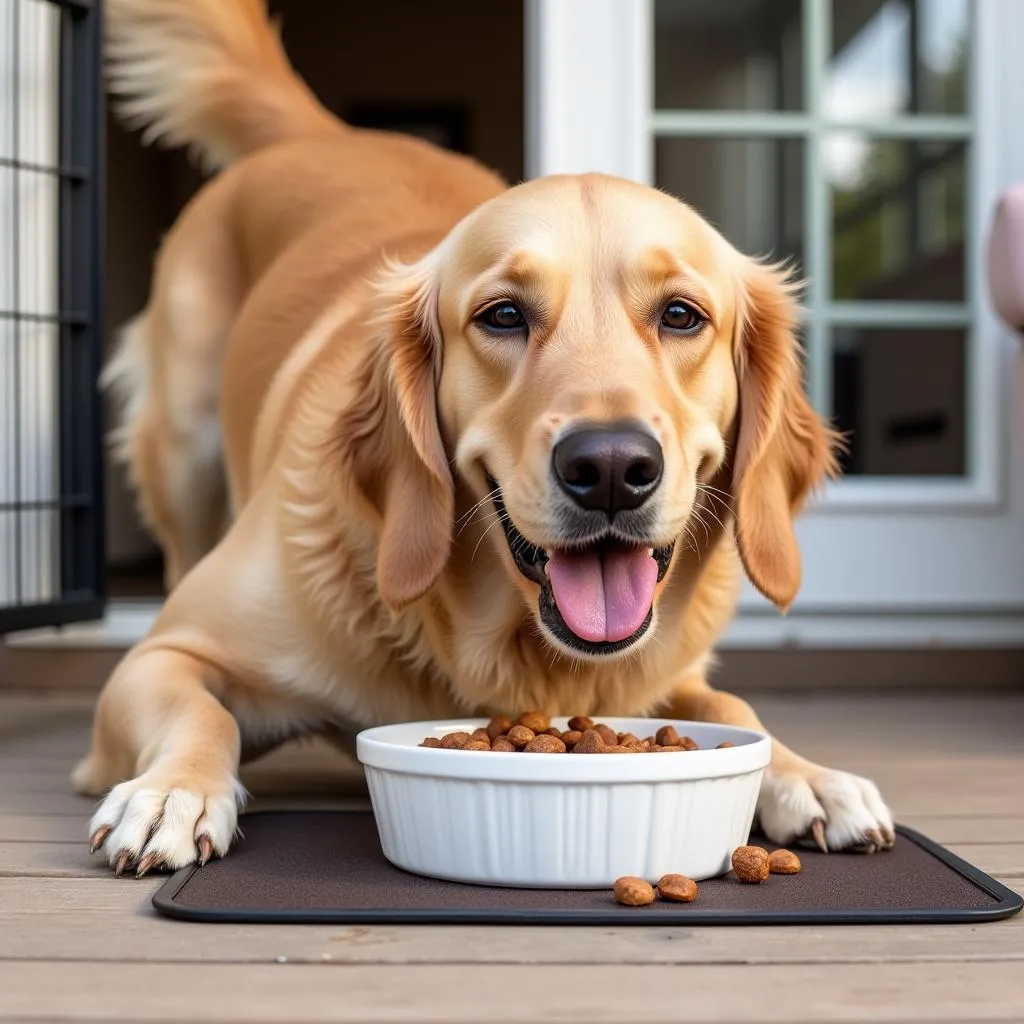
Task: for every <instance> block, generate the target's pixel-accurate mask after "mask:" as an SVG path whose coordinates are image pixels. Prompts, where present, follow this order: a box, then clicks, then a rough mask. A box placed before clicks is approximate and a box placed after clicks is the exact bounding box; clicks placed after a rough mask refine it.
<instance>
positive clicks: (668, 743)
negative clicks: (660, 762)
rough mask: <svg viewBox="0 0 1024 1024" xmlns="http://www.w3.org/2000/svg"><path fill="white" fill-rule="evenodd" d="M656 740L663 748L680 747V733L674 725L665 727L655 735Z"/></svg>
mask: <svg viewBox="0 0 1024 1024" xmlns="http://www.w3.org/2000/svg"><path fill="white" fill-rule="evenodd" d="M654 740H655V742H656V743H658V744H659V745H660V746H662V747H678V746H679V733H677V732H676V727H675V726H674V725H663V726H662V727H661V728H660V729H659V730H658V731H657V732H656V733H655V734H654Z"/></svg>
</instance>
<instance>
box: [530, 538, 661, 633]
mask: <svg viewBox="0 0 1024 1024" xmlns="http://www.w3.org/2000/svg"><path fill="white" fill-rule="evenodd" d="M548 578H549V579H550V580H551V590H552V591H553V592H554V595H555V604H557V605H558V610H559V612H561V615H562V618H563V619H564V620H565V624H566V625H567V626H568V627H569V628H570V629H571V630H572V631H573V632H574V633H575V634H576V635H577V636H578V637H579V638H580V639H581V640H588V641H590V642H591V643H601V642H602V641H608V642H610V643H614V642H615V641H616V640H625V639H626V637H628V636H632V635H633V634H634V633H635V632H636V631H637V630H638V629H639V628H640V626H641V625H642V624H643V621H644V619H646V618H647V613H648V612H649V611H650V610H651V605H652V604H653V603H654V587H655V584H656V583H657V582H658V563H657V562H655V560H654V559H653V558H652V557H651V556H650V555H649V554H648V553H647V552H646V551H645V550H643V549H641V548H625V547H623V548H611V549H609V550H607V551H601V552H599V551H553V552H552V553H551V556H550V558H549V559H548Z"/></svg>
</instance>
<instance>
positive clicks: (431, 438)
mask: <svg viewBox="0 0 1024 1024" xmlns="http://www.w3.org/2000/svg"><path fill="white" fill-rule="evenodd" d="M375 287H376V315H375V318H374V323H375V325H376V326H377V327H378V328H379V329H380V331H381V345H382V348H381V350H380V352H379V353H378V359H377V360H376V365H375V367H374V371H373V372H372V373H371V374H370V375H369V377H370V379H367V380H366V381H365V382H364V386H363V387H362V393H361V394H360V395H359V396H358V397H357V399H356V408H355V409H354V410H353V412H355V414H356V415H357V416H358V415H359V413H358V409H359V408H365V409H367V410H375V415H371V416H370V417H369V419H370V420H372V421H375V425H374V426H372V427H371V428H370V429H366V428H365V427H364V428H363V429H359V428H357V429H356V430H355V433H356V434H361V435H362V439H361V454H360V457H359V459H358V462H359V467H358V469H357V476H358V477H359V478H360V486H361V487H362V489H363V491H364V493H366V494H367V496H368V497H369V498H370V500H371V502H372V503H373V504H374V505H375V506H376V508H377V511H378V512H379V514H380V516H381V526H380V542H379V549H378V555H377V587H378V590H379V592H380V596H381V598H382V599H383V600H384V602H385V603H386V604H387V605H389V606H390V607H391V608H392V609H394V610H399V609H401V608H403V607H405V606H406V605H408V604H409V603H410V602H412V601H415V600H416V599H417V598H419V597H422V596H423V594H424V593H425V592H426V591H427V590H428V589H429V588H430V586H431V585H432V584H433V583H434V581H435V580H436V579H437V577H438V575H439V574H440V572H441V570H442V569H443V568H444V565H445V562H446V561H447V560H448V554H449V551H450V548H451V535H452V513H453V508H454V502H455V497H454V485H453V482H452V475H451V471H450V470H449V467H448V459H447V456H446V454H445V450H444V443H443V441H442V439H441V432H440V429H439V426H438V419H437V397H436V395H437V379H438V375H439V373H440V360H441V336H440V325H439V324H438V320H437V289H438V281H437V276H436V260H435V259H434V257H433V256H432V255H428V256H426V257H424V258H423V259H422V260H420V261H419V262H418V263H414V264H411V265H404V264H397V263H393V264H390V265H389V266H387V267H386V269H385V270H384V272H383V273H382V274H381V276H380V277H379V279H378V281H377V282H376V284H375Z"/></svg>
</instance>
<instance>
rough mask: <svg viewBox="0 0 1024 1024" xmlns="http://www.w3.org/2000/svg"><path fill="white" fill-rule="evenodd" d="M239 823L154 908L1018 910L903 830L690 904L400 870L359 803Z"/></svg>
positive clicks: (825, 917)
mask: <svg viewBox="0 0 1024 1024" xmlns="http://www.w3.org/2000/svg"><path fill="white" fill-rule="evenodd" d="M242 826H243V828H244V832H245V838H244V839H242V840H241V841H240V842H239V843H238V845H237V846H236V848H235V849H234V850H233V851H232V852H231V854H230V855H229V856H228V857H227V858H225V859H224V860H220V861H214V862H211V863H210V864H207V865H206V867H203V868H196V867H189V868H184V869H182V870H181V871H179V872H177V874H175V875H173V876H172V877H171V878H170V879H168V881H167V882H166V883H165V884H164V885H163V887H162V888H161V889H160V890H159V891H158V892H157V894H156V895H155V896H154V897H153V903H154V905H155V906H156V908H157V909H158V910H159V911H160V912H161V913H163V914H167V915H168V916H170V917H176V918H180V919H184V920H189V921H233V922H250V923H257V922H266V923H281V922H310V923H325V922H330V923H337V924H370V923H392V924H394V923H421V924H440V923H457V922H463V923H467V924H468V923H472V924H486V923H494V924H498V923H500V924H597V925H624V924H635V925H643V924H658V925H667V924H691V925H697V924H702V925H708V924H732V925H735V924H884V923H892V924H906V923H912V922H927V921H932V922H936V923H947V924H948V923H955V922H964V923H971V924H975V923H978V922H980V921H993V920H998V919H1000V918H1004V917H1010V916H1011V915H1013V914H1015V913H1017V912H1018V911H1019V910H1020V909H1021V906H1022V905H1024V901H1022V900H1021V897H1020V896H1018V895H1017V894H1016V893H1014V892H1013V891H1011V890H1010V889H1007V888H1006V886H1004V885H1002V884H1001V883H999V882H997V881H996V880H995V879H994V878H990V877H989V876H988V875H986V874H985V873H984V872H982V871H980V870H979V869H978V868H976V867H973V866H972V865H970V864H968V863H967V862H966V861H963V860H961V859H960V858H959V857H957V856H956V855H955V854H953V853H950V851H949V850H946V849H944V848H943V847H941V846H938V845H937V844H935V843H933V842H932V841H931V840H930V839H926V838H925V837H924V836H922V835H920V834H918V833H917V832H914V831H912V830H911V829H907V828H902V827H900V828H899V829H898V832H899V838H898V839H897V841H896V845H895V847H894V848H893V849H892V850H889V851H887V852H885V853H878V854H874V855H873V856H869V857H866V856H861V855H857V854H836V853H832V854H823V853H819V852H817V851H810V850H800V851H799V854H800V859H801V861H802V862H803V871H802V872H801V873H800V874H798V875H772V876H770V877H769V879H768V881H767V882H765V883H764V884H762V885H742V884H741V883H740V882H738V881H737V880H736V878H735V877H734V876H733V875H731V874H730V875H725V876H723V877H720V878H714V879H709V880H707V881H704V882H701V883H700V892H699V894H698V896H697V899H696V900H695V901H694V902H693V903H688V904H679V903H663V902H661V901H656V902H655V903H653V904H651V905H649V906H646V907H622V906H619V905H618V904H617V903H615V902H614V900H613V899H612V894H611V891H610V890H571V889H559V890H548V889H507V888H496V887H495V888H492V887H489V886H478V885H464V884H461V883H458V882H441V881H436V880H434V879H430V878H423V877H421V876H419V875H413V874H409V873H408V872H405V871H402V870H400V869H399V868H396V867H394V866H392V865H391V864H390V863H388V861H387V860H385V859H384V855H383V854H382V853H381V849H380V843H379V842H378V839H377V830H376V827H375V825H374V822H373V816H372V815H371V814H370V813H369V812H367V811H273V812H265V813H261V814H251V815H247V816H246V817H245V818H243V820H242ZM752 841H755V842H756V841H757V840H756V837H755V838H754V840H752ZM763 845H764V846H765V847H766V848H768V849H772V846H771V844H768V843H764V844H763ZM652 881H654V880H653V879H652Z"/></svg>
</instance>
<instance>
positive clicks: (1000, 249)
mask: <svg viewBox="0 0 1024 1024" xmlns="http://www.w3.org/2000/svg"><path fill="white" fill-rule="evenodd" d="M987 269H988V284H989V293H990V294H991V296H992V304H993V305H994V306H995V310H996V312H997V313H998V314H999V316H1000V318H1001V319H1003V320H1004V321H1005V322H1006V323H1007V324H1009V326H1010V327H1012V328H1014V330H1017V331H1021V332H1024V182H1021V183H1019V184H1016V185H1011V186H1010V187H1009V188H1008V189H1007V190H1006V191H1005V192H1004V193H1003V194H1002V196H1001V197H1000V199H999V202H998V204H997V205H996V212H995V217H994V218H993V221H992V230H991V231H990V232H989V237H988V268H987Z"/></svg>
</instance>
